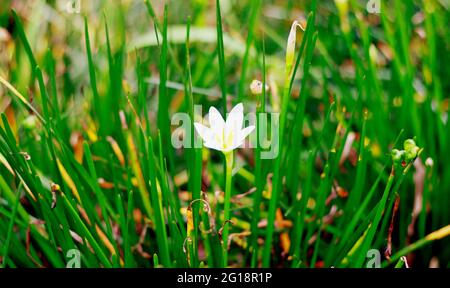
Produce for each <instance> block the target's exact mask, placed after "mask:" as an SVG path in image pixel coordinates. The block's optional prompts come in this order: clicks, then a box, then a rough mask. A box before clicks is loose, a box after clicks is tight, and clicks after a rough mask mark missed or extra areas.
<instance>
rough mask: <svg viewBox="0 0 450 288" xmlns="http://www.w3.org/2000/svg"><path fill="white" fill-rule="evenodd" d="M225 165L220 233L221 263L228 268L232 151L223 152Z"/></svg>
mask: <svg viewBox="0 0 450 288" xmlns="http://www.w3.org/2000/svg"><path fill="white" fill-rule="evenodd" d="M224 156H225V165H226V174H225V178H226V181H225V207H224V212H223V223H224V224H223V231H222V250H223V255H222V261H223V267H227V266H228V230H229V229H228V228H229V223H228V222H227V220H230V206H231V185H232V182H231V178H232V176H233V175H232V172H233V162H234V159H233V158H234V154H233V151H230V152H225V153H224Z"/></svg>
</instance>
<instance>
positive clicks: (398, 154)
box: [391, 149, 405, 163]
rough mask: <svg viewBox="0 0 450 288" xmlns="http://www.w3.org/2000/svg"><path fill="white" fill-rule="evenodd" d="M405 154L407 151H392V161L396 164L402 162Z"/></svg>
mask: <svg viewBox="0 0 450 288" xmlns="http://www.w3.org/2000/svg"><path fill="white" fill-rule="evenodd" d="M404 154H405V151H403V150H401V151H400V150H398V149H392V151H391V157H392V161H394V162H396V163H398V162H400V161H402V160H403V155H404Z"/></svg>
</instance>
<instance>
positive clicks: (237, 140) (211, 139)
mask: <svg viewBox="0 0 450 288" xmlns="http://www.w3.org/2000/svg"><path fill="white" fill-rule="evenodd" d="M243 124H244V106H243V105H242V103H239V104H237V105H236V106H234V107H233V109H232V110H231V112H230V113H229V114H228V118H227V120H226V122H225V121H224V120H223V118H222V115H220V113H219V111H217V109H216V108H214V107H212V106H211V108H209V125H210V127H207V126H205V125H203V124H201V123H194V126H195V130H197V133H198V134H199V135H200V137H202V139H203V145H205V146H206V147H208V148H211V149H215V150H219V151H222V152H224V153H226V152H230V151H232V150H234V149H236V148H238V147H239V146H241V145H242V144H243V143H244V140H245V138H246V137H247V136H248V135H249V134H250V133H251V132H252V131H253V129H255V126H248V127H246V128H244V129H242V125H243Z"/></svg>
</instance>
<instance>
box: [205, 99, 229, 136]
mask: <svg viewBox="0 0 450 288" xmlns="http://www.w3.org/2000/svg"><path fill="white" fill-rule="evenodd" d="M208 114H209V125H210V127H211V130H213V131H214V133H216V134H218V135H219V134H220V135H223V129H224V128H225V121H224V120H223V118H222V115H220V112H219V111H217V109H216V108H215V107H214V106H211V107H210V108H209V113H208Z"/></svg>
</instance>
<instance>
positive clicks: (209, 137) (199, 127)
mask: <svg viewBox="0 0 450 288" xmlns="http://www.w3.org/2000/svg"><path fill="white" fill-rule="evenodd" d="M194 127H195V130H196V131H197V133H198V135H200V137H201V138H202V139H203V142H212V141H215V140H214V139H215V137H214V132H213V131H212V130H211V129H210V128H209V127H206V126H205V125H203V124H201V123H197V122H195V123H194Z"/></svg>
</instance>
